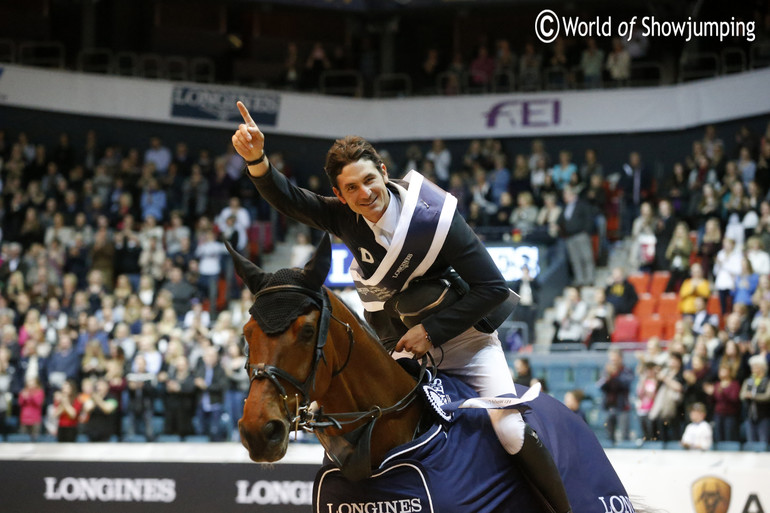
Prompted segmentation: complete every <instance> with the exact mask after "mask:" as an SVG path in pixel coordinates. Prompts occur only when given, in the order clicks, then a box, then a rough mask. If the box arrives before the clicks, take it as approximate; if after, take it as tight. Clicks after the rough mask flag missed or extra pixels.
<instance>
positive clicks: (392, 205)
mask: <svg viewBox="0 0 770 513" xmlns="http://www.w3.org/2000/svg"><path fill="white" fill-rule="evenodd" d="M388 194H390V201H389V202H388V207H387V208H386V209H385V212H383V214H382V217H380V219H379V221H377V222H376V223H373V222H371V221H369V220H368V219H366V218H365V217H364V221H366V224H368V225H369V228H371V229H372V231H373V232H374V236H375V239H376V238H378V237H379V235H380V234H384V235H385V236H386V238H387V239H388V243H390V240H392V239H393V234H394V233H396V226H398V219H399V217H401V198H400V196H399V195H398V194H393V193H392V192H391V191H388Z"/></svg>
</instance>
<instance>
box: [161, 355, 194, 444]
mask: <svg viewBox="0 0 770 513" xmlns="http://www.w3.org/2000/svg"><path fill="white" fill-rule="evenodd" d="M194 380H195V377H194V376H193V375H192V373H190V364H189V362H188V360H187V357H186V356H184V355H180V356H177V357H176V358H175V359H174V360H173V362H172V365H171V366H170V367H169V369H168V379H167V381H166V382H165V386H164V389H165V394H164V408H163V413H164V419H163V420H164V422H163V426H164V427H163V431H164V432H165V433H166V434H169V435H171V434H175V435H179V436H187V435H191V434H193V423H192V419H193V414H194V412H195V390H196V389H195V381H194Z"/></svg>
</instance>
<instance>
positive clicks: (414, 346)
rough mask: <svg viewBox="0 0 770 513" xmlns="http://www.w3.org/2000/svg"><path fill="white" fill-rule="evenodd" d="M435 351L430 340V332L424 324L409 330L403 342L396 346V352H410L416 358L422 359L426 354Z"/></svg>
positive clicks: (402, 338) (402, 339) (400, 341)
mask: <svg viewBox="0 0 770 513" xmlns="http://www.w3.org/2000/svg"><path fill="white" fill-rule="evenodd" d="M431 349H433V344H431V343H430V340H428V332H427V331H425V328H424V327H423V325H422V324H418V325H417V326H413V327H411V328H409V331H407V332H406V333H404V336H403V337H401V340H399V341H398V344H396V352H401V351H409V352H410V353H412V354H413V355H414V356H415V357H416V358H421V357H422V356H423V355H424V354H425V353H427V352H428V351H430V350H431Z"/></svg>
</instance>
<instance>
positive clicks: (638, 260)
mask: <svg viewBox="0 0 770 513" xmlns="http://www.w3.org/2000/svg"><path fill="white" fill-rule="evenodd" d="M656 226H657V219H656V218H655V215H654V213H653V211H652V206H651V205H650V203H648V202H646V201H645V202H644V203H642V206H641V208H640V214H639V217H637V218H636V219H634V223H633V225H632V228H631V251H630V255H629V257H630V258H629V260H630V263H631V267H632V268H634V269H639V270H641V271H644V272H648V273H649V272H651V271H652V269H653V267H654V266H655V247H656V244H657V237H656V236H655V227H656Z"/></svg>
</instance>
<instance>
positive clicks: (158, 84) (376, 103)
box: [0, 65, 770, 142]
mask: <svg viewBox="0 0 770 513" xmlns="http://www.w3.org/2000/svg"><path fill="white" fill-rule="evenodd" d="M768 84H770V69H762V70H754V71H750V72H746V73H738V74H733V75H729V76H724V77H718V78H713V79H708V80H701V81H697V82H690V83H687V84H679V85H674V86H665V87H652V88H626V89H610V90H593V91H558V92H542V93H511V94H489V95H472V96H453V97H440V96H432V97H414V98H398V99H356V98H340V97H329V96H320V95H316V94H300V93H288V92H281V91H269V90H259V89H251V88H245V87H235V86H225V85H216V84H192V83H186V82H169V81H163V80H145V79H139V78H125V77H114V76H104V75H90V74H85V73H76V72H71V71H55V70H45V69H36V68H27V67H23V66H16V65H5V66H0V107H2V106H3V105H6V106H11V107H22V108H29V109H38V110H44V111H55V112H65V113H72V114H80V115H88V116H101V117H108V118H122V119H131V120H143V121H152V122H160V123H176V124H183V125H198V126H207V127H215V128H224V129H228V130H230V129H234V128H235V126H236V125H237V124H238V123H239V122H240V116H239V115H238V110H237V108H236V106H235V102H236V100H238V99H240V100H243V101H244V103H246V105H247V106H248V107H249V110H250V111H251V114H252V117H254V119H255V121H256V122H257V123H258V124H259V125H260V128H262V129H263V130H264V131H265V132H266V133H275V134H283V135H294V136H307V137H317V138H323V139H330V138H336V137H339V136H342V135H346V134H359V135H363V136H364V137H367V138H369V139H371V140H373V141H375V142H388V141H413V140H425V139H432V138H435V137H441V138H445V139H464V138H474V137H481V138H485V137H532V136H548V135H580V134H603V133H613V134H616V133H630V132H665V131H670V130H680V129H685V128H690V127H695V126H699V125H703V124H706V123H718V122H722V121H729V120H735V119H742V118H747V117H753V116H758V115H763V114H767V113H770V95H768V94H767V86H768Z"/></svg>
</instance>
